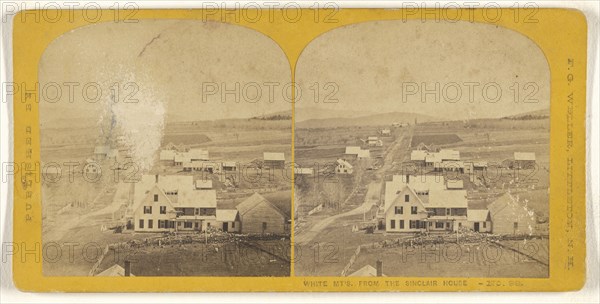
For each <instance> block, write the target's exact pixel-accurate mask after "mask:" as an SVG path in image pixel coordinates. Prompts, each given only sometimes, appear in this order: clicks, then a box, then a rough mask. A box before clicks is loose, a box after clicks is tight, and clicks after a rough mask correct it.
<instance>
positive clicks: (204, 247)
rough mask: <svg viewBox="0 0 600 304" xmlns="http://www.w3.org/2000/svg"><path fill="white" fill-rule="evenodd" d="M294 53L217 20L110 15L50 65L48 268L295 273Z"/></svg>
mask: <svg viewBox="0 0 600 304" xmlns="http://www.w3.org/2000/svg"><path fill="white" fill-rule="evenodd" d="M290 75H291V72H290V65H289V63H288V61H287V59H286V56H285V55H284V53H283V51H282V50H281V48H280V47H279V46H278V45H277V44H276V43H275V42H273V41H272V40H271V39H270V38H269V37H267V36H265V35H264V34H262V33H259V32H257V31H254V30H251V29H248V28H244V27H241V26H238V25H232V24H227V23H219V22H202V21H194V20H139V21H138V22H137V23H123V22H121V23H113V22H106V23H98V24H94V25H88V26H85V27H81V28H77V29H75V30H73V31H70V32H67V33H65V34H63V35H62V36H60V37H58V38H57V39H55V40H54V41H53V42H52V43H51V44H50V45H49V46H48V48H47V49H46V50H45V52H44V54H43V56H42V58H41V61H40V64H39V68H38V80H39V83H38V86H39V94H40V96H39V102H40V103H39V121H40V146H41V150H40V159H41V172H42V175H41V181H42V241H43V244H42V246H43V248H44V259H43V261H42V268H43V273H44V275H45V276H208V277H210V276H245V277H248V276H265V277H266V276H289V275H290V260H291V258H290V255H291V248H290V246H291V245H290V234H291V231H290V226H291V225H290V223H291V219H290V213H291V211H290V210H291V185H292V173H291V171H292V166H291V162H292V154H291V143H292V129H291V127H292V116H291V106H292V104H291V85H290V82H291V79H290Z"/></svg>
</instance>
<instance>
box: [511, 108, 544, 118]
mask: <svg viewBox="0 0 600 304" xmlns="http://www.w3.org/2000/svg"><path fill="white" fill-rule="evenodd" d="M549 117H550V109H544V110H537V111H531V112H525V113H520V114H516V115H511V116H504V117H502V119H513V120H535V119H546V118H549Z"/></svg>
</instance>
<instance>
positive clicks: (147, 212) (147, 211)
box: [144, 206, 152, 214]
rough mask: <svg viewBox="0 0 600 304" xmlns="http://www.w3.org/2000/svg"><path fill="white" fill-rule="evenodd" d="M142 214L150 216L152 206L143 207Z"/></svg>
mask: <svg viewBox="0 0 600 304" xmlns="http://www.w3.org/2000/svg"><path fill="white" fill-rule="evenodd" d="M144 214H152V206H144Z"/></svg>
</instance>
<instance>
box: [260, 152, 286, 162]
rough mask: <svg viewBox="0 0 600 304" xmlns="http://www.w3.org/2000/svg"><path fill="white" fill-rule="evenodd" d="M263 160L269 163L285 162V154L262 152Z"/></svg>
mask: <svg viewBox="0 0 600 304" xmlns="http://www.w3.org/2000/svg"><path fill="white" fill-rule="evenodd" d="M263 159H264V160H270V161H285V154H284V153H283V152H264V153H263Z"/></svg>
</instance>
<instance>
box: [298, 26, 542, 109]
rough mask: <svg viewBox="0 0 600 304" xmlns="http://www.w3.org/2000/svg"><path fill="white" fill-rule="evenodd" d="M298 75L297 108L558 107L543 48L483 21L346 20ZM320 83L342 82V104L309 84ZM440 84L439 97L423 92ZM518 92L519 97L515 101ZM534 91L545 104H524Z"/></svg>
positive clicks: (304, 59)
mask: <svg viewBox="0 0 600 304" xmlns="http://www.w3.org/2000/svg"><path fill="white" fill-rule="evenodd" d="M296 75H297V80H298V82H299V83H300V84H301V87H302V88H304V91H305V94H303V96H304V97H303V98H302V100H300V101H299V102H298V104H297V107H321V108H327V109H343V110H354V111H365V112H390V111H400V112H415V113H421V114H430V115H434V116H441V117H448V118H452V119H461V118H478V117H500V116H505V115H511V114H518V113H523V112H528V111H534V110H540V109H549V105H550V102H549V96H550V71H549V67H548V64H547V62H546V59H545V57H544V55H543V53H542V52H541V50H540V49H539V48H538V47H537V46H536V45H535V44H534V43H533V42H532V41H531V40H529V39H528V38H526V37H525V36H523V35H521V34H519V33H517V32H514V31H511V30H508V29H505V28H502V27H496V26H493V25H485V24H478V23H468V22H458V23H444V22H439V23H435V22H428V23H422V22H421V21H419V20H416V21H412V22H406V23H403V22H401V21H379V22H368V23H362V24H356V25H350V26H345V27H342V28H339V29H335V30H332V31H329V32H327V33H325V34H323V35H321V36H319V37H318V38H317V39H315V40H313V41H312V42H311V43H310V44H309V45H308V46H307V47H306V49H305V50H304V51H303V53H302V54H301V57H300V59H299V61H298V65H297V72H296ZM314 83H318V84H319V85H320V86H321V88H323V87H324V85H325V84H327V83H334V84H335V86H336V87H337V89H338V91H337V93H336V94H335V98H336V99H337V100H338V103H336V104H331V103H329V104H325V103H322V101H323V100H324V98H325V94H326V93H328V92H333V88H331V87H330V89H329V90H326V89H324V88H323V89H322V91H321V97H320V100H319V103H315V102H314V98H313V96H312V95H311V94H312V91H311V90H310V89H307V88H309V87H310V86H311V85H314ZM436 83H438V84H439V91H438V92H439V94H438V96H439V97H438V98H439V103H437V102H436V101H435V99H436V96H435V94H434V93H432V94H427V95H425V94H423V95H422V93H423V92H425V91H426V90H427V89H428V90H430V91H433V92H435V88H436ZM515 83H517V84H518V85H517V86H515V85H514V84H515ZM484 87H485V88H486V90H487V91H485V92H486V93H484ZM517 87H519V88H520V89H519V90H517ZM534 91H535V93H534ZM458 92H460V93H461V94H460V96H458V95H457V93H458ZM497 92H501V95H497ZM515 92H518V95H519V96H518V99H519V103H514V100H515V99H516V98H515ZM529 93H531V94H533V95H532V96H533V97H531V98H530V99H537V102H532V103H523V102H522V101H523V100H524V99H525V97H526V96H527V95H528V94H529ZM484 94H485V95H484ZM470 96H471V98H470ZM485 98H487V101H486V99H485ZM423 100H424V101H425V102H422V101H423ZM298 119H300V120H304V119H306V118H305V117H298Z"/></svg>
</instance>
